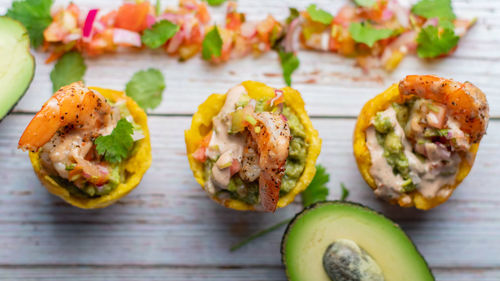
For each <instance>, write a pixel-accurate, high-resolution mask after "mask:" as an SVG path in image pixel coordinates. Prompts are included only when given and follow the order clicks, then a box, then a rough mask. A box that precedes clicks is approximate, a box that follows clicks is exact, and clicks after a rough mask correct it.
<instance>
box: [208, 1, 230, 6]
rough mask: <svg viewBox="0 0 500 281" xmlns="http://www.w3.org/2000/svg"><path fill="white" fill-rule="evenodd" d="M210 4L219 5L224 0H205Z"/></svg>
mask: <svg viewBox="0 0 500 281" xmlns="http://www.w3.org/2000/svg"><path fill="white" fill-rule="evenodd" d="M205 1H207V3H208V5H210V6H220V5H222V3H224V2H226V0H205Z"/></svg>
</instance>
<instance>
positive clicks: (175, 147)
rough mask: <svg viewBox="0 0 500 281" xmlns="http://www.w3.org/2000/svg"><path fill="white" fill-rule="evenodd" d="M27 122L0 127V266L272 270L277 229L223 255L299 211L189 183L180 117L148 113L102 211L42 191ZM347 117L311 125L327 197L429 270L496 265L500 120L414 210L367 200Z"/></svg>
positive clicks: (276, 261) (12, 120)
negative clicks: (134, 167) (145, 167)
mask: <svg viewBox="0 0 500 281" xmlns="http://www.w3.org/2000/svg"><path fill="white" fill-rule="evenodd" d="M29 119H30V116H27V115H11V116H9V117H7V118H6V120H4V121H3V122H2V123H0V159H2V161H0V178H2V180H3V183H2V185H1V186H0V192H1V194H2V196H1V197H0V214H2V216H1V217H0V229H2V231H1V232H0V249H2V250H1V251H0V265H4V266H16V265H37V264H43V265H74V264H78V265H120V264H129V265H137V266H145V265H151V264H153V265H170V266H172V265H175V266H189V267H196V266H210V267H213V266H234V267H239V266H251V267H260V266H279V265H280V263H281V262H280V254H279V244H280V240H281V235H282V230H281V231H276V232H274V233H271V234H270V235H268V236H267V237H266V238H263V239H260V240H258V241H255V242H254V243H252V244H251V245H250V246H248V247H245V248H242V249H241V250H239V251H237V252H235V253H230V252H229V251H228V247H229V245H231V244H233V243H236V242H238V241H240V240H241V239H243V238H245V237H247V236H248V235H249V234H250V233H253V232H255V231H257V230H260V229H263V228H264V227H266V226H269V225H272V224H273V223H275V222H277V221H280V220H282V219H285V218H288V217H291V216H292V215H293V214H294V213H296V212H297V211H298V210H300V204H299V203H294V204H293V205H292V206H290V207H287V208H285V209H282V210H279V211H278V212H277V213H276V214H260V213H243V212H236V211H232V210H227V209H224V208H222V207H220V206H218V205H216V204H215V203H213V202H211V201H210V200H209V199H207V198H206V196H205V194H204V192H203V191H202V190H201V188H200V187H199V186H197V184H196V182H195V181H194V179H193V178H192V174H191V172H190V170H189V168H188V164H187V161H186V157H185V152H184V151H185V150H184V149H185V148H184V143H183V130H184V129H186V128H187V127H188V126H189V124H190V118H188V117H151V118H150V120H149V124H150V127H151V130H152V132H153V134H152V146H153V151H154V155H153V164H152V166H151V169H150V170H149V171H148V172H147V174H146V176H145V178H144V180H143V182H142V183H141V185H140V186H139V187H138V188H137V189H136V190H135V191H133V192H132V193H131V194H130V195H129V196H128V197H126V198H124V199H123V200H121V201H120V202H118V203H117V204H115V205H113V206H111V207H109V208H106V209H102V210H93V211H84V210H79V209H76V208H73V207H70V206H68V205H67V204H65V203H63V202H62V201H61V200H60V199H58V198H55V197H53V196H51V195H49V194H48V193H47V192H46V191H45V190H44V189H43V188H42V187H41V186H40V184H39V182H38V181H37V179H36V178H35V176H34V175H33V172H32V171H31V166H30V164H29V161H28V159H27V155H26V154H25V153H23V152H21V151H18V150H16V148H15V147H16V143H17V140H18V137H19V135H20V134H21V132H22V130H23V128H24V126H26V124H27V123H28V122H29ZM354 122H355V120H354V119H335V118H334V119H331V118H327V119H323V118H316V119H314V120H313V123H314V125H315V126H316V128H317V129H318V130H319V132H320V136H321V137H322V138H323V151H322V154H321V156H320V159H319V163H322V164H323V165H325V166H326V167H327V170H328V171H329V172H330V173H331V177H332V178H331V182H330V184H329V188H330V190H331V195H330V198H331V199H334V198H338V197H339V194H340V188H339V183H340V182H344V183H345V184H346V185H347V186H348V187H349V189H350V191H351V197H350V199H351V200H353V201H356V202H361V203H363V204H366V205H368V206H370V207H373V208H375V209H376V210H379V211H381V212H383V213H385V214H387V215H388V216H389V217H391V218H392V219H394V220H395V221H396V222H398V223H400V224H401V226H402V227H403V228H404V229H405V230H406V231H407V232H408V234H409V235H410V236H411V237H412V238H413V240H414V241H415V243H416V244H417V246H418V247H419V249H420V250H421V252H422V253H423V254H424V256H425V257H426V258H427V260H428V262H429V263H430V265H431V266H433V267H445V268H449V267H471V266H473V267H482V268H498V267H500V258H499V257H498V253H499V252H500V243H498V239H499V236H498V233H500V213H498V212H497V209H498V205H499V204H500V190H499V189H498V188H497V185H496V183H497V181H498V176H496V174H497V173H498V167H499V166H500V149H499V145H500V133H499V132H500V121H492V122H491V123H490V127H489V132H490V134H489V135H487V136H486V137H485V138H484V140H483V143H482V144H481V148H480V151H479V155H478V159H477V161H476V164H475V167H474V168H473V170H472V173H471V175H470V176H469V177H468V178H467V179H466V180H465V181H464V183H463V184H462V185H461V186H460V188H459V189H458V190H457V191H456V192H455V194H454V195H453V196H452V198H451V199H450V200H449V201H448V202H447V203H446V204H444V205H442V206H440V207H438V208H436V209H434V210H432V211H429V212H421V211H415V210H412V209H400V208H397V207H393V206H389V205H387V204H385V203H384V202H381V201H379V200H377V199H375V197H374V195H373V194H372V192H371V190H370V189H369V188H368V187H367V186H366V184H365V183H364V182H363V180H362V179H361V177H360V176H359V173H358V171H357V168H356V165H355V162H354V159H353V157H352V148H351V134H352V130H353V126H354Z"/></svg>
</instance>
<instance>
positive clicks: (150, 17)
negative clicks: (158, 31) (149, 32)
mask: <svg viewBox="0 0 500 281" xmlns="http://www.w3.org/2000/svg"><path fill="white" fill-rule="evenodd" d="M155 22H156V19H155V17H154V16H153V15H151V14H148V15H147V16H146V24H147V26H148V28H150V27H151V26H152V25H153V24H155Z"/></svg>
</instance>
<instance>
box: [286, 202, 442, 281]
mask: <svg viewBox="0 0 500 281" xmlns="http://www.w3.org/2000/svg"><path fill="white" fill-rule="evenodd" d="M281 256H282V261H283V264H284V265H285V269H286V275H287V277H288V280H290V281H309V280H314V281H334V280H335V281H336V280H356V281H384V280H385V281H401V280H405V281H427V280H428V281H431V280H434V277H433V276H432V272H431V270H430V269H429V267H428V266H427V263H426V262H425V259H424V258H423V257H422V255H421V254H420V253H419V252H418V250H417V248H416V247H415V245H414V244H413V243H412V241H411V240H410V238H409V237H408V236H407V235H406V234H405V233H404V231H403V230H402V229H401V228H400V227H399V226H398V225H397V224H395V223H394V222H392V221H391V220H389V219H388V218H386V217H384V216H383V215H381V214H379V213H377V212H375V211H374V210H372V209H370V208H368V207H365V206H362V205H359V204H355V203H350V202H345V201H324V202H320V203H316V204H314V205H312V206H310V207H308V208H306V209H304V210H303V211H302V212H300V213H299V214H297V215H296V216H295V218H294V219H293V220H292V221H291V222H290V224H288V227H287V229H286V231H285V234H284V235H283V240H282V241H281Z"/></svg>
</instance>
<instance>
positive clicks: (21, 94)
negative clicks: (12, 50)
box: [0, 16, 36, 123]
mask: <svg viewBox="0 0 500 281" xmlns="http://www.w3.org/2000/svg"><path fill="white" fill-rule="evenodd" d="M2 17H4V16H0V18H2ZM5 17H6V16H5ZM7 18H8V17H7ZM9 19H10V20H12V21H15V22H17V23H18V24H20V25H22V23H20V22H19V21H17V20H15V19H12V18H9ZM26 52H27V53H29V55H30V56H31V58H32V59H33V74H32V75H31V78H30V80H29V82H28V83H27V84H26V88H24V89H23V90H22V93H20V94H19V97H18V98H17V101H16V102H15V103H14V104H13V105H12V106H11V108H10V109H9V110H8V111H7V113H5V115H3V116H0V123H1V122H2V120H3V119H4V118H5V117H6V116H7V115H9V114H10V113H11V112H12V110H14V108H15V107H16V105H17V104H18V103H19V101H20V100H21V99H22V98H23V97H24V95H25V94H26V92H27V91H28V89H29V87H30V85H31V82H33V78H34V77H35V69H36V60H35V57H34V56H33V54H32V53H31V52H30V46H29V45H28V48H27V51H26Z"/></svg>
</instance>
